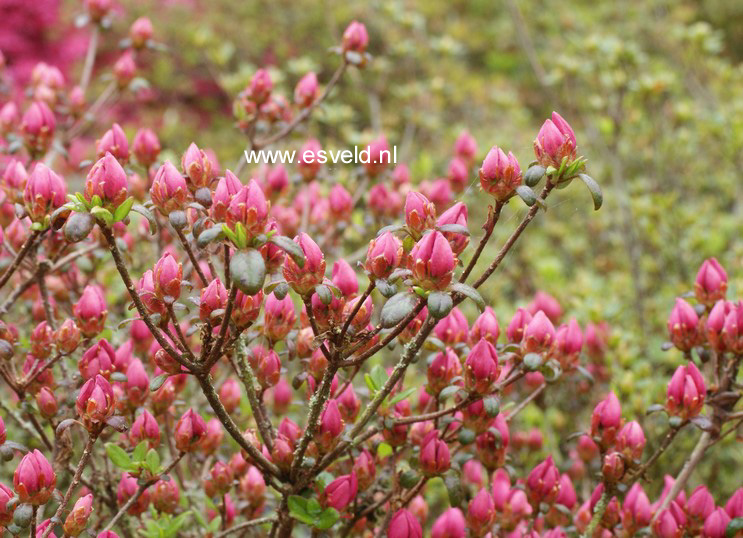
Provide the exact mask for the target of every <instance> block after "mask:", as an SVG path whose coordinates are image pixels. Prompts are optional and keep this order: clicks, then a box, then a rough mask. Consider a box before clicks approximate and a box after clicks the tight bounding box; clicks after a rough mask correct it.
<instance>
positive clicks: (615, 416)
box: [591, 391, 622, 447]
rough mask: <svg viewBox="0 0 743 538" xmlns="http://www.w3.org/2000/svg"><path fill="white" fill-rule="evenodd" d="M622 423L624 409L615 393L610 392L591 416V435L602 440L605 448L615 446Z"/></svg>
mask: <svg viewBox="0 0 743 538" xmlns="http://www.w3.org/2000/svg"><path fill="white" fill-rule="evenodd" d="M621 423H622V408H621V406H620V405H619V399H618V398H617V396H616V394H614V392H613V391H612V392H610V393H609V394H608V395H607V396H606V398H605V399H603V400H601V401H600V402H599V403H598V404H597V405H596V407H595V408H594V409H593V415H591V435H592V436H593V437H599V438H601V441H602V443H603V444H604V446H607V447H608V446H611V445H612V444H614V439H616V436H617V432H618V431H619V427H620V426H621Z"/></svg>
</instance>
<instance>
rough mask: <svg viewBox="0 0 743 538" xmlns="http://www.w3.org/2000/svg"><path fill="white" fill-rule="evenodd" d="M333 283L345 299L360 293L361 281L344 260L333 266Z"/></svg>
mask: <svg viewBox="0 0 743 538" xmlns="http://www.w3.org/2000/svg"><path fill="white" fill-rule="evenodd" d="M332 281H333V284H334V285H335V286H336V287H337V288H338V289H339V290H341V293H342V294H343V295H344V296H345V297H351V296H353V295H356V294H357V293H358V292H359V281H358V279H357V278H356V272H355V271H354V270H353V267H351V266H350V265H349V263H348V262H347V261H346V260H344V259H342V258H341V259H340V260H338V261H337V262H335V263H334V264H333V278H332Z"/></svg>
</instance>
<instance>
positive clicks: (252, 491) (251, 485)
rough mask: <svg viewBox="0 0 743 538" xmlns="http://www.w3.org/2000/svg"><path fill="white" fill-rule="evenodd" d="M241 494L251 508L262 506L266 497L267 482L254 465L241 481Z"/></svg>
mask: <svg viewBox="0 0 743 538" xmlns="http://www.w3.org/2000/svg"><path fill="white" fill-rule="evenodd" d="M240 492H241V493H242V494H243V495H244V496H245V498H246V499H247V500H248V502H249V503H250V505H251V506H261V505H262V504H263V501H264V499H265V496H266V481H265V480H264V478H263V475H262V474H261V472H260V471H259V470H258V468H257V467H253V466H252V465H251V466H250V468H249V469H248V471H247V472H246V473H245V474H244V476H243V477H242V478H241V479H240Z"/></svg>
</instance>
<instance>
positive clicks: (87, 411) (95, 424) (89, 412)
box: [75, 375, 116, 431]
mask: <svg viewBox="0 0 743 538" xmlns="http://www.w3.org/2000/svg"><path fill="white" fill-rule="evenodd" d="M75 408H76V409H77V414H78V415H79V416H80V419H81V420H82V421H83V423H84V424H85V427H86V428H88V430H91V431H93V430H97V429H99V428H101V427H102V423H104V422H105V421H106V420H107V419H108V418H110V417H111V416H112V415H113V414H114V410H115V409H116V398H115V396H114V391H113V389H112V388H111V384H110V383H109V382H108V381H107V380H106V378H105V377H103V376H102V375H96V376H95V377H92V378H90V379H88V380H87V381H86V382H85V384H84V385H83V386H82V388H81V389H80V392H79V393H78V395H77V401H76V402H75Z"/></svg>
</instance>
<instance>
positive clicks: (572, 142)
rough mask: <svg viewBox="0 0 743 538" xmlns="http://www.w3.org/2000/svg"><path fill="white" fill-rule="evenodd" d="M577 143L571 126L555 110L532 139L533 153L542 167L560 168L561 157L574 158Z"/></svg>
mask: <svg viewBox="0 0 743 538" xmlns="http://www.w3.org/2000/svg"><path fill="white" fill-rule="evenodd" d="M577 147H578V143H577V141H576V138H575V133H574V132H573V129H572V127H570V125H569V124H568V122H566V121H565V120H564V119H563V118H562V116H560V115H559V114H558V113H557V112H553V113H552V118H551V119H549V120H546V121H545V122H544V124H542V128H541V129H539V133H538V134H537V138H536V139H535V140H534V155H536V157H537V161H539V164H541V165H542V166H544V167H548V166H553V167H555V168H560V164H561V163H562V160H563V158H565V157H567V158H568V164H570V163H571V162H572V161H574V160H575V157H576V149H577Z"/></svg>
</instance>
